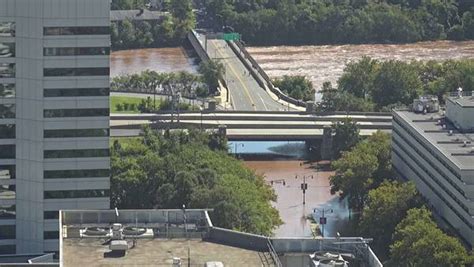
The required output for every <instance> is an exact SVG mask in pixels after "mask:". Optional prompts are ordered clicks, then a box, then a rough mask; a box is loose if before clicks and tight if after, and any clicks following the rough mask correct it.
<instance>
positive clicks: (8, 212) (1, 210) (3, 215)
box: [0, 205, 16, 220]
mask: <svg viewBox="0 0 474 267" xmlns="http://www.w3.org/2000/svg"><path fill="white" fill-rule="evenodd" d="M15 217H16V209H15V205H0V220H12V219H15Z"/></svg>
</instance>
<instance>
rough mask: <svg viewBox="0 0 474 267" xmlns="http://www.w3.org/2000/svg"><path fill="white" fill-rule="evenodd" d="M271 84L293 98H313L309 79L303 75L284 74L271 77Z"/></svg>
mask: <svg viewBox="0 0 474 267" xmlns="http://www.w3.org/2000/svg"><path fill="white" fill-rule="evenodd" d="M272 83H273V85H275V86H276V87H278V88H279V89H280V90H281V91H282V92H283V93H284V94H286V95H288V96H291V97H293V98H295V99H301V100H303V101H311V100H314V93H315V91H314V88H313V84H312V83H311V81H310V80H308V79H307V78H306V77H305V76H301V75H295V76H288V75H285V76H283V77H281V78H277V79H273V80H272Z"/></svg>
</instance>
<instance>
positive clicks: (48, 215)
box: [43, 210, 59, 220]
mask: <svg viewBox="0 0 474 267" xmlns="http://www.w3.org/2000/svg"><path fill="white" fill-rule="evenodd" d="M43 218H44V219H45V220H57V219H59V211H57V210H54V211H53V210H51V211H50V210H48V211H44V212H43Z"/></svg>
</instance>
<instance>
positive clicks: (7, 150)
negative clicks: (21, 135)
mask: <svg viewBox="0 0 474 267" xmlns="http://www.w3.org/2000/svg"><path fill="white" fill-rule="evenodd" d="M15 152H16V151H15V145H0V159H14V158H15V155H16V153H15Z"/></svg>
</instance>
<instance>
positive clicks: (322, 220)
mask: <svg viewBox="0 0 474 267" xmlns="http://www.w3.org/2000/svg"><path fill="white" fill-rule="evenodd" d="M317 211H319V212H321V213H322V216H321V217H320V218H319V224H320V225H321V226H322V229H321V236H322V237H324V225H326V222H327V219H326V217H324V213H325V212H331V213H333V209H321V210H320V209H314V213H316V212H317Z"/></svg>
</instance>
